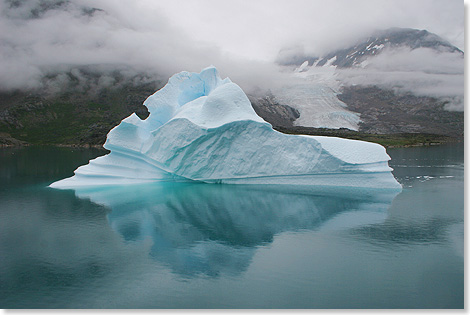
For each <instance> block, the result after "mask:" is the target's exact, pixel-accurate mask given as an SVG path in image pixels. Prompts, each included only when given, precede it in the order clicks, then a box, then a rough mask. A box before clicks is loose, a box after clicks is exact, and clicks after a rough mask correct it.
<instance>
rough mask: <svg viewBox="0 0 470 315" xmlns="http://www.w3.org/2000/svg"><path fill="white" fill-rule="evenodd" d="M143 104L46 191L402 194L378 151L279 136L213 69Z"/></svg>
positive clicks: (182, 76) (181, 77)
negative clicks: (198, 188)
mask: <svg viewBox="0 0 470 315" xmlns="http://www.w3.org/2000/svg"><path fill="white" fill-rule="evenodd" d="M144 105H145V106H146V107H147V108H148V110H149V112H150V115H149V116H148V117H147V118H146V119H145V120H142V119H140V118H139V117H138V116H137V115H135V114H132V115H130V116H129V117H127V118H125V119H124V120H123V121H122V122H121V123H120V124H119V125H118V126H116V127H114V128H113V129H112V130H111V131H110V132H109V133H108V136H107V139H106V142H105V144H104V147H105V148H106V149H108V150H110V151H111V152H110V153H109V154H108V155H105V156H102V157H98V158H96V159H94V160H91V161H89V163H88V164H87V165H84V166H80V167H79V168H77V170H75V175H74V176H72V177H70V178H66V179H63V180H59V181H57V182H55V183H52V184H51V185H50V187H53V188H61V189H73V188H77V187H88V186H103V185H128V184H134V183H147V182H168V181H170V182H175V181H177V182H180V181H183V182H184V181H191V182H192V181H198V182H205V183H227V184H256V185H292V186H296V185H298V186H331V187H335V186H342V187H368V188H381V189H401V186H400V184H399V183H398V182H397V181H396V180H395V178H394V177H393V175H392V173H391V170H392V169H391V168H390V167H389V166H388V161H389V160H390V157H389V156H388V155H387V153H386V151H385V148H384V147H382V146H380V145H378V144H374V143H369V142H364V141H358V140H349V139H341V138H336V137H321V136H306V135H287V134H282V133H280V132H278V131H276V130H274V129H273V128H272V126H271V125H270V124H269V123H267V122H266V121H264V120H263V119H262V118H261V117H259V116H258V115H257V114H256V113H255V111H254V110H253V108H252V106H251V103H250V101H249V100H248V98H247V96H246V95H245V93H244V92H243V91H242V89H241V88H240V87H239V86H238V85H236V84H235V83H233V82H232V81H231V80H230V79H228V78H226V79H221V78H220V76H219V74H218V71H217V69H216V68H215V67H209V68H206V69H204V70H202V71H201V72H200V73H193V72H181V73H178V74H176V75H174V76H172V77H171V78H170V79H169V81H168V83H167V84H166V85H165V87H163V88H162V89H161V90H159V91H157V92H155V93H154V94H153V95H151V96H149V97H148V98H147V100H146V101H145V102H144Z"/></svg>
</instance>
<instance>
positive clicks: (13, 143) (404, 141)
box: [0, 126, 464, 151]
mask: <svg viewBox="0 0 470 315" xmlns="http://www.w3.org/2000/svg"><path fill="white" fill-rule="evenodd" d="M273 128H274V129H275V130H277V131H279V132H282V133H284V134H296V135H311V136H328V137H339V138H345V139H352V140H362V141H368V142H373V143H378V144H380V145H382V146H384V147H386V148H406V147H419V146H434V145H442V144H447V143H460V142H463V141H464V137H463V135H462V136H461V137H451V136H444V135H437V134H427V133H397V134H372V133H363V132H359V131H354V130H349V129H345V128H341V129H328V128H312V127H278V126H275V127H273ZM23 146H54V147H70V148H94V149H100V150H105V151H107V150H106V149H105V148H104V147H103V145H102V144H89V143H53V142H51V143H27V142H24V141H21V140H17V139H15V138H12V137H11V136H10V135H9V134H5V133H0V148H10V147H23Z"/></svg>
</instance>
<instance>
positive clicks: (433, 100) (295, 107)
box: [0, 0, 464, 146]
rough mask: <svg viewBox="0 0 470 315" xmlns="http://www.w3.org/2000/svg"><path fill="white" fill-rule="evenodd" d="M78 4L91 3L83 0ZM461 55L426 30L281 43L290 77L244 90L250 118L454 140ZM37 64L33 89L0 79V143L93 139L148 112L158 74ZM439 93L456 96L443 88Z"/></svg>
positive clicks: (458, 131)
mask: <svg viewBox="0 0 470 315" xmlns="http://www.w3.org/2000/svg"><path fill="white" fill-rule="evenodd" d="M8 3H10V9H9V10H10V11H8V12H9V13H8V14H10V15H15V16H16V15H17V16H20V18H27V19H35V18H38V17H40V16H41V15H43V14H48V13H47V12H49V11H50V10H68V9H69V6H71V5H72V4H71V2H69V1H45V0H43V1H30V0H24V1H19V0H17V1H13V0H10V1H8ZM17 3H19V5H17ZM80 12H81V13H80V14H83V15H90V14H91V15H93V14H94V13H95V12H96V11H94V9H92V8H86V7H84V8H83V10H81V11H80ZM463 55H464V54H463V52H462V51H460V50H459V49H458V48H456V47H454V46H452V45H451V44H449V43H448V42H446V41H445V40H443V39H441V38H440V37H439V36H437V35H435V34H432V33H429V32H427V31H425V30H413V29H398V28H394V29H389V30H385V31H381V32H376V33H374V34H373V35H371V36H369V37H367V38H364V39H363V41H360V42H358V43H357V44H355V45H353V46H351V47H348V48H344V49H341V50H335V51H332V52H330V53H328V54H326V55H325V56H323V57H317V56H311V55H308V54H305V53H304V52H303V51H302V49H301V48H299V47H294V48H292V49H284V50H283V51H281V52H280V53H279V58H278V61H277V62H278V64H279V65H280V67H281V68H282V72H283V73H287V76H289V75H291V79H292V80H291V81H288V82H290V83H289V84H286V86H284V87H282V88H274V87H273V88H271V89H270V91H268V92H267V93H266V94H264V95H263V94H260V95H248V97H249V99H250V102H251V104H252V107H253V108H254V109H255V111H256V113H257V114H258V115H259V116H261V117H262V118H263V119H265V120H266V121H268V122H270V123H271V124H272V125H273V127H274V128H275V129H277V130H280V131H283V132H286V133H304V134H313V135H315V134H316V135H319V134H320V135H334V136H342V137H352V138H356V139H368V140H371V141H377V142H380V141H382V140H381V139H382V138H383V137H382V136H384V137H386V138H387V139H388V138H390V137H392V138H393V137H399V138H400V137H402V135H406V136H405V138H407V139H408V138H409V137H412V138H419V139H423V140H419V141H421V142H425V141H427V142H432V141H433V139H438V140H439V141H441V140H442V139H444V140H443V141H447V140H454V139H463V130H464V115H463V105H462V104H463V91H464V88H463V78H464V76H463V70H464V69H463V68H464V67H463V60H464V58H463ZM42 70H44V71H43V76H42V78H41V80H40V82H39V85H38V87H37V88H28V89H26V88H25V89H21V90H7V89H3V87H1V86H0V146H1V145H17V144H24V143H30V144H61V145H62V144H65V145H102V144H103V143H104V141H105V139H106V134H107V133H108V132H109V130H110V129H112V128H113V127H114V126H116V125H117V124H118V123H119V122H120V121H121V120H122V119H123V118H125V117H127V116H129V115H130V114H132V113H133V112H136V113H137V115H138V116H139V117H141V118H145V117H147V115H148V111H147V109H146V108H145V107H144V106H143V105H142V103H143V101H144V100H145V99H146V98H147V97H148V96H149V95H151V94H153V93H154V92H155V91H156V90H158V89H159V88H161V87H162V86H163V85H164V83H165V82H166V79H167V78H165V77H158V76H157V77H155V76H154V75H152V76H150V75H148V74H145V73H139V72H138V71H136V70H135V69H130V68H126V66H123V65H116V64H109V65H103V64H94V65H87V66H77V65H57V66H54V67H53V68H51V69H47V71H46V70H45V69H42ZM292 70H294V71H292ZM152 71H154V72H157V73H158V69H153V70H152ZM289 71H290V72H289ZM445 80H447V81H445ZM439 91H441V92H442V93H441V94H437V93H436V92H439ZM448 91H451V92H457V95H456V96H455V95H454V96H452V95H448V94H445V93H447V92H448ZM429 92H432V93H429ZM458 93H460V94H458ZM455 109H457V110H455ZM423 134H426V135H427V136H426V137H425V138H423V137H421V135H423ZM376 135H381V136H380V137H379V138H377V137H376ZM428 135H429V136H428ZM381 137H382V138H381ZM426 139H427V140H426ZM387 141H388V140H387ZM407 141H408V140H407ZM407 143H408V142H407ZM382 144H386V143H384V142H382Z"/></svg>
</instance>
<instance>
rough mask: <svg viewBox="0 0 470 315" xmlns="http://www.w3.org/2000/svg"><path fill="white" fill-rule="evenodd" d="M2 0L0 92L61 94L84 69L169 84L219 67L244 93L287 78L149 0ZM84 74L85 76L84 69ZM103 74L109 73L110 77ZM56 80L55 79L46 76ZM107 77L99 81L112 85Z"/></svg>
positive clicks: (276, 83) (0, 11)
mask: <svg viewBox="0 0 470 315" xmlns="http://www.w3.org/2000/svg"><path fill="white" fill-rule="evenodd" d="M96 3H99V5H100V7H99V8H98V9H97V8H93V7H92V5H93V4H95V2H93V1H86V0H76V1H58V0H55V1H54V0H49V1H47V0H42V1H34V0H23V1H13V0H10V1H8V0H0V29H2V32H1V34H0V50H1V51H2V54H1V55H0V67H1V69H2V71H0V89H2V90H13V89H34V88H44V86H45V84H46V85H47V87H48V88H52V89H54V88H57V87H58V86H59V85H60V84H61V83H62V82H64V81H67V78H66V77H64V76H63V75H62V76H61V75H54V74H56V73H59V72H63V71H71V70H74V69H75V70H74V71H75V72H74V73H75V77H76V78H78V79H80V70H79V69H81V68H82V67H83V66H87V67H95V69H96V70H99V71H102V72H103V73H105V74H106V73H109V71H108V72H107V71H104V70H106V67H108V68H109V69H115V70H119V71H120V72H121V74H124V75H127V76H128V77H131V78H133V79H135V75H137V74H138V75H143V76H144V77H153V78H154V79H157V80H166V79H167V78H168V77H169V76H171V75H172V74H174V73H177V72H180V71H183V70H186V71H194V72H199V71H200V70H201V69H203V68H205V67H207V66H210V65H214V66H216V67H217V68H218V69H219V71H220V72H221V74H222V75H223V76H230V78H231V79H232V80H233V81H234V82H236V83H238V84H239V85H240V86H242V88H244V89H246V90H248V91H247V92H250V91H254V90H256V89H257V88H261V89H266V88H269V87H275V86H277V85H279V84H282V83H280V82H282V81H285V80H286V79H285V77H286V76H285V75H284V74H282V73H280V72H279V70H278V68H277V66H275V65H274V64H272V63H270V62H263V61H255V60H246V59H243V58H239V57H235V56H232V55H230V54H229V53H226V52H222V50H221V49H220V47H217V46H216V45H215V44H211V43H208V42H202V41H197V40H194V39H192V38H190V37H189V36H188V35H187V34H185V33H184V32H183V31H182V30H181V29H178V28H176V27H174V26H172V24H171V23H170V21H169V20H168V18H167V17H165V16H163V15H162V14H161V12H159V11H158V10H157V9H156V8H153V9H152V6H149V7H142V2H140V1H138V2H133V1H119V2H118V1H106V0H102V1H99V2H96ZM77 69H78V70H77ZM105 74H104V75H105ZM47 76H49V79H48V80H44V77H47ZM110 80H112V78H110V77H107V78H103V79H102V80H101V81H100V83H103V84H106V83H109V82H110Z"/></svg>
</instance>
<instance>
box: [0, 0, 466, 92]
mask: <svg viewBox="0 0 470 315" xmlns="http://www.w3.org/2000/svg"><path fill="white" fill-rule="evenodd" d="M17 2H20V3H22V5H21V6H19V7H16V6H12V3H17ZM54 2H57V0H55V1H54V0H23V1H16V0H15V1H12V0H0V11H1V16H0V50H1V54H0V86H1V87H3V88H5V87H6V88H14V87H21V86H35V85H36V84H37V78H39V77H40V76H42V75H43V74H44V72H45V71H46V70H47V69H49V68H50V67H51V66H54V65H57V64H62V65H84V64H102V63H111V64H123V65H127V66H130V67H132V68H133V69H135V70H138V71H140V70H142V69H146V70H149V69H151V70H152V71H153V72H157V73H160V74H161V75H163V76H169V75H171V74H173V73H175V72H179V71H182V70H189V71H200V70H201V69H202V68H204V67H206V66H208V65H211V64H212V65H215V66H217V67H218V68H219V70H220V71H221V73H222V74H223V75H224V76H230V77H231V78H232V79H233V81H235V82H237V83H240V85H242V87H243V85H244V86H249V85H253V84H255V83H256V82H261V81H263V80H267V78H270V79H273V78H275V77H276V72H277V71H278V70H277V69H275V66H274V65H273V63H272V62H273V60H274V59H275V57H276V55H277V54H278V52H279V50H280V49H281V48H283V47H289V46H293V45H303V46H304V47H305V50H306V52H307V53H313V54H320V55H321V54H322V53H324V52H326V51H329V50H332V49H336V48H341V47H345V46H347V45H349V44H352V43H354V42H355V41H356V40H357V39H358V38H361V37H364V36H367V35H368V34H369V33H370V32H372V31H373V30H375V29H383V28H388V27H411V28H418V29H427V30H429V31H430V32H433V33H436V34H438V35H439V36H441V37H443V38H444V39H446V40H448V41H449V42H451V43H452V44H454V45H456V46H457V47H459V48H460V49H462V50H463V49H464V6H463V2H462V1H461V0H284V1H280V0H223V1H220V0H178V1H176V0H172V1H170V0H166V1H163V0H133V1H129V0H70V3H69V4H68V5H65V6H61V7H58V8H56V9H53V10H49V11H46V12H42V13H41V7H42V6H41V4H42V5H43V4H44V3H46V4H47V3H49V4H50V3H54ZM84 7H94V8H99V9H102V10H103V11H98V12H95V13H94V14H93V15H91V16H90V15H84V14H83V8H84ZM38 8H39V11H38ZM35 10H36V11H35ZM31 11H33V12H36V14H35V15H33V16H32V15H31ZM38 12H39V13H38ZM152 71H150V72H152ZM238 81H240V82H238Z"/></svg>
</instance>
